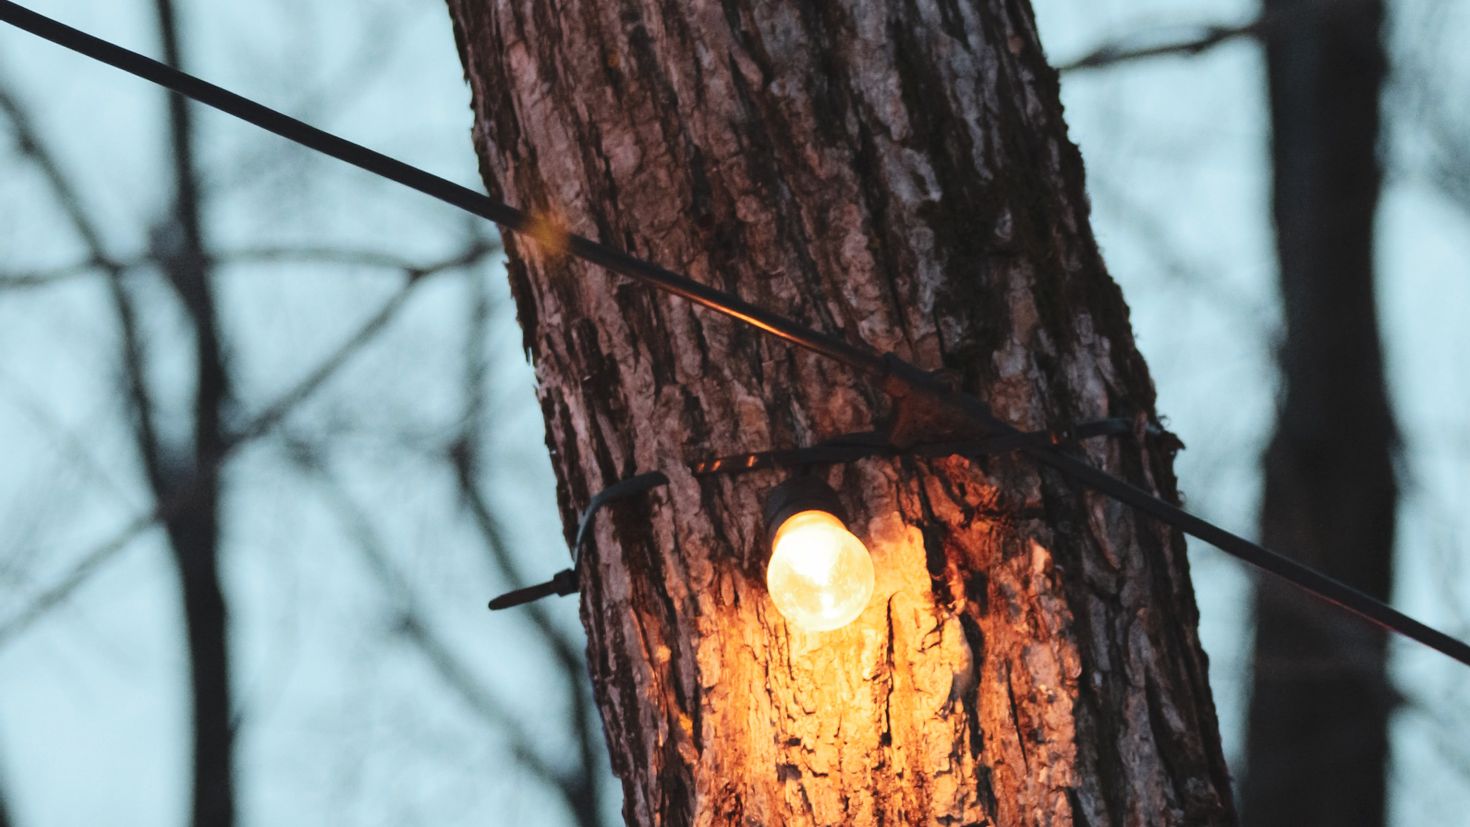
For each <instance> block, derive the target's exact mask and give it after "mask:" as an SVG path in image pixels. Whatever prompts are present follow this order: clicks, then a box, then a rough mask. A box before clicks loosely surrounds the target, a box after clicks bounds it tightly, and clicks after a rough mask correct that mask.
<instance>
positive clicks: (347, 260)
mask: <svg viewBox="0 0 1470 827" xmlns="http://www.w3.org/2000/svg"><path fill="white" fill-rule="evenodd" d="M205 261H206V263H208V264H210V265H212V266H216V267H223V266H231V265H242V264H273V263H276V262H282V261H291V262H303V263H311V264H331V265H340V266H343V267H369V268H375V269H382V270H389V271H399V272H409V273H423V272H425V271H427V270H430V269H435V268H438V269H443V267H444V264H443V263H442V262H439V263H426V264H419V263H416V262H412V261H409V260H408V259H406V258H403V257H401V256H396V255H393V254H392V253H385V252H381V251H378V250H353V249H337V248H332V247H311V246H307V247H294V246H278V247H248V248H244V249H239V250H226V251H224V252H219V253H210V254H207V255H206V256H205ZM159 264H160V262H159V260H158V258H157V257H156V256H154V255H151V254H149V255H143V256H138V257H135V258H130V259H127V260H123V261H98V260H97V259H96V258H84V259H81V260H79V261H73V262H71V263H69V264H62V265H58V266H55V267H47V268H41V269H37V270H28V271H20V272H13V273H9V274H7V275H3V276H0V290H32V289H37V288H42V287H53V286H56V285H61V284H66V283H68V282H72V281H76V280H77V279H80V278H84V277H87V276H90V275H93V274H95V273H97V272H99V271H103V272H106V271H108V270H112V269H116V270H117V271H119V272H121V273H129V272H132V271H135V270H140V269H143V268H147V267H154V266H158V265H159Z"/></svg>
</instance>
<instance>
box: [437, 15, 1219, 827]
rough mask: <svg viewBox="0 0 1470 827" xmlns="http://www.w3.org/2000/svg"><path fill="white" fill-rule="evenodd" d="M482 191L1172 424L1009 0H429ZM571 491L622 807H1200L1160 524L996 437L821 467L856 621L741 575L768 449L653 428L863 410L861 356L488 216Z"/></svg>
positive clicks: (875, 402) (978, 814) (990, 811)
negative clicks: (859, 588)
mask: <svg viewBox="0 0 1470 827" xmlns="http://www.w3.org/2000/svg"><path fill="white" fill-rule="evenodd" d="M449 5H450V9H451V13H452V15H453V17H454V20H455V24H456V32H457V36H458V40H459V45H460V48H461V51H462V57H463V59H464V65H465V67H466V73H467V76H468V79H469V82H470V85H471V88H472V90H473V94H474V114H475V129H474V136H475V143H476V147H477V150H478V152H479V155H480V158H481V161H482V169H483V173H484V178H485V181H486V184H487V186H488V187H489V188H490V190H491V192H492V193H494V194H495V195H496V196H497V197H502V198H505V199H506V200H509V201H511V202H515V203H519V204H522V205H526V206H529V207H533V208H535V209H537V210H540V211H542V212H543V213H545V214H546V215H548V216H550V217H552V220H560V221H564V222H565V223H566V225H567V226H568V227H569V228H570V229H572V230H574V231H576V232H580V233H583V234H586V235H589V236H592V237H594V238H598V239H600V240H603V241H606V242H609V243H611V244H614V245H616V246H620V247H623V248H625V249H627V250H629V251H631V252H634V253H636V254H639V255H642V256H645V257H647V258H651V259H653V260H655V261H658V262H660V263H662V264H664V265H666V266H669V267H672V268H675V269H678V270H681V271H683V272H686V273H688V274H690V275H691V276H693V277H694V278H696V279H700V280H703V281H706V282H708V283H712V284H715V285H718V286H720V287H723V288H728V289H732V290H735V291H738V292H739V293H741V294H742V295H744V296H745V297H747V298H749V299H751V300H754V301H757V302H759V303H762V304H765V305H767V306H770V307H773V308H777V309H780V310H782V311H785V312H788V313H790V314H792V315H794V316H796V317H798V318H800V319H802V320H804V321H805V322H807V323H809V324H811V325H813V326H816V327H819V328H822V329H825V330H828V331H833V332H837V333H840V334H841V335H843V336H846V337H849V338H851V339H853V340H862V341H865V342H867V343H868V344H870V345H871V346H873V347H874V348H877V349H881V350H887V351H893V352H895V353H898V354H900V355H902V356H903V357H905V358H907V359H910V360H913V361H915V362H917V363H918V364H920V365H921V366H924V367H927V368H933V369H945V370H947V371H950V372H951V373H952V374H953V375H954V377H955V379H956V381H958V382H960V383H961V384H962V385H963V386H964V387H966V388H967V389H969V390H970V391H973V392H975V393H976V394H978V395H980V396H981V398H984V399H987V400H989V401H990V404H991V405H992V407H993V409H994V410H995V412H996V413H997V414H998V415H999V416H1001V417H1002V418H1004V419H1006V420H1008V421H1010V422H1012V423H1014V424H1016V425H1018V426H1021V427H1026V428H1041V427H1057V426H1064V425H1066V424H1068V423H1072V422H1075V421H1078V420H1082V419H1090V418H1096V417H1102V416H1126V417H1132V418H1134V420H1135V421H1136V422H1137V423H1138V424H1139V428H1138V435H1137V436H1136V437H1135V438H1131V439H1123V440H1113V441H1111V442H1100V443H1095V444H1092V445H1090V446H1088V448H1087V449H1086V450H1087V452H1088V455H1089V456H1090V457H1091V459H1092V460H1093V461H1095V462H1097V463H1099V464H1101V465H1104V466H1106V467H1108V468H1110V469H1112V470H1113V471H1115V472H1117V473H1120V474H1122V475H1123V476H1125V477H1127V478H1129V479H1130V480H1133V481H1135V482H1136V483H1139V484H1141V485H1144V486H1147V487H1150V488H1153V489H1154V490H1156V491H1159V492H1160V493H1161V494H1163V495H1164V496H1166V497H1171V498H1172V497H1174V496H1175V482H1174V477H1173V474H1172V471H1171V463H1172V454H1173V450H1174V447H1175V445H1176V443H1173V442H1172V441H1171V439H1170V438H1167V437H1155V436H1146V435H1144V432H1143V426H1144V425H1145V424H1147V423H1152V422H1154V411H1153V390H1152V385H1151V381H1150V379H1149V376H1148V374H1147V371H1146V368H1145V366H1144V364H1143V361H1142V360H1141V358H1140V357H1139V355H1138V352H1137V350H1136V349H1135V347H1134V343H1133V339H1132V334H1131V332H1130V329H1129V325H1128V316H1127V308H1126V306H1125V305H1124V303H1123V300H1122V297H1121V295H1120V294H1119V291H1118V289H1117V287H1116V285H1115V284H1114V283H1113V281H1112V280H1111V279H1110V278H1109V277H1108V275H1107V273H1106V272H1105V270H1104V267H1103V265H1102V262H1101V260H1100V257H1099V255H1098V252H1097V249H1096V245H1095V243H1094V241H1093V238H1092V235H1091V231H1090V229H1089V227H1088V217H1087V202H1086V198H1085V195H1084V192H1083V175H1082V166H1081V162H1080V159H1079V156H1078V153H1077V150H1076V148H1075V147H1074V146H1073V145H1072V144H1071V143H1070V142H1069V141H1068V140H1067V138H1066V133H1065V126H1064V124H1063V122H1062V118H1061V107H1060V104H1059V102H1058V97H1057V80H1056V75H1055V73H1054V72H1053V71H1052V70H1051V69H1050V68H1049V67H1048V66H1047V64H1046V61H1045V59H1044V56H1043V54H1042V51H1041V48H1040V45H1039V43H1038V41H1037V36H1036V30H1035V25H1034V22H1033V20H1032V16H1031V12H1030V9H1029V7H1028V6H1027V5H1026V4H1025V3H1024V2H1008V1H1007V0H911V1H909V2H903V1H900V2H892V3H880V2H865V1H864V0H847V1H846V2H832V3H825V4H809V3H801V2H787V1H786V0H781V1H780V2H768V3H743V2H737V1H736V0H728V2H723V3H721V2H709V1H708V0H689V1H688V2H677V3H676V2H652V1H651V0H620V1H619V2H595V1H594V0H564V2H556V3H553V2H550V1H549V0H449ZM509 250H510V253H511V256H510V267H509V270H510V279H511V284H512V289H513V291H514V294H515V297H516V301H517V304H518V309H519V315H520V320H521V323H522V325H523V327H524V330H525V344H526V347H527V349H528V350H529V351H530V353H531V354H532V356H533V358H534V361H535V364H536V369H537V375H538V377H539V381H540V387H539V394H540V399H541V403H542V406H543V410H544V414H545V419H546V425H547V439H548V442H549V444H550V449H551V452H552V459H553V465H554V466H555V468H556V471H557V474H558V477H559V479H560V487H559V493H560V498H561V505H562V509H563V513H564V515H565V516H566V519H567V525H568V527H569V529H570V527H571V526H572V525H573V522H574V516H575V511H576V510H577V509H578V508H579V507H580V506H582V505H583V504H585V503H586V501H587V499H588V498H589V496H590V495H591V494H592V493H594V492H595V491H596V490H597V489H598V488H600V487H601V486H603V485H606V484H608V483H611V482H613V481H614V480H616V479H618V478H619V477H622V476H625V475H627V474H630V473H633V472H635V471H643V470H648V469H653V468H662V469H664V470H666V471H667V472H669V474H670V476H671V478H672V483H671V485H670V486H669V487H667V488H665V489H662V490H660V491H659V492H656V493H655V494H653V495H652V496H650V497H649V498H647V499H646V500H644V501H640V502H633V503H627V504H623V505H621V506H619V507H617V508H615V509H612V510H611V511H610V512H609V513H610V516H609V517H607V518H606V519H602V520H600V521H599V525H598V529H597V534H596V541H597V551H596V553H595V554H592V555H590V556H589V557H588V558H586V559H585V560H584V561H583V570H582V576H583V583H584V591H583V594H582V614H583V619H584V622H585V625H586V627H587V631H588V635H589V644H588V645H589V659H590V663H591V670H592V678H593V681H594V684H595V688H596V692H597V698H598V704H599V707H600V708H601V711H602V714H603V721H604V724H605V727H606V731H607V738H608V743H609V746H610V748H611V752H612V761H613V767H614V769H615V771H616V772H617V774H618V775H619V776H620V777H621V779H622V781H623V785H624V794H625V803H624V813H625V816H626V818H627V820H628V821H629V822H630V823H637V824H690V823H693V824H843V823H851V824H883V823H888V824H900V823H902V824H908V823H936V824H953V825H960V824H1066V823H1077V824H1145V823H1147V824H1218V823H1226V822H1229V821H1231V820H1232V819H1233V814H1232V809H1231V807H1232V805H1231V800H1230V793H1229V780H1228V777H1227V772H1226V768H1225V764H1224V761H1223V759H1222V757H1221V753H1220V749H1219V743H1218V736H1217V727H1216V721H1215V713H1214V708H1213V703H1212V700H1211V697H1210V692H1209V686H1208V684H1207V681H1206V662H1205V657H1204V654H1203V652H1202V651H1201V649H1200V645H1199V641H1198V638H1197V636H1196V632H1195V626H1196V610H1195V604H1194V598H1193V593H1192V591H1191V586H1190V583H1189V579H1188V573H1187V565H1186V562H1185V559H1184V544H1183V542H1182V541H1181V539H1180V538H1179V537H1177V536H1175V535H1173V534H1172V533H1170V532H1168V531H1166V530H1164V529H1162V528H1160V527H1158V526H1156V525H1153V524H1151V523H1145V522H1142V521H1141V520H1139V519H1137V518H1135V516H1134V515H1133V514H1131V513H1130V512H1128V511H1126V510H1124V509H1122V508H1121V507H1119V506H1117V505H1115V504H1113V503H1111V502H1110V501H1107V500H1105V499H1102V498H1099V497H1095V496H1092V495H1086V494H1082V493H1079V492H1078V491H1077V490H1075V489H1074V488H1073V487H1071V486H1069V485H1068V484H1067V483H1066V481H1065V480H1062V479H1060V478H1056V477H1054V476H1052V475H1050V474H1049V473H1041V472H1038V470H1037V469H1036V468H1035V467H1034V466H1033V465H1032V464H1030V463H1028V462H1025V461H1024V460H1021V459H1018V458H1013V457H1002V458H997V459H995V460H994V461H990V462H986V463H980V464H975V463H971V462H965V461H951V460H944V461H918V460H911V459H903V460H896V461H886V460H870V461H865V462H861V463H857V464H855V465H852V466H849V467H845V468H836V469H832V470H831V471H830V473H828V474H827V478H828V479H829V481H830V482H832V483H833V484H834V486H835V487H837V488H838V490H839V492H840V493H841V494H842V496H843V497H844V500H845V504H846V506H847V507H848V509H849V510H850V512H851V514H852V517H853V527H854V530H855V532H856V533H857V534H858V535H859V536H861V537H862V538H863V539H864V540H865V541H866V542H867V544H868V546H869V548H870V549H871V550H872V552H873V557H874V562H875V565H876V566H877V568H878V572H879V573H878V589H877V593H876V594H875V596H874V599H873V600H872V602H871V604H870V605H869V608H868V610H867V611H866V612H865V614H864V615H863V616H862V617H861V618H859V619H858V621H856V622H855V623H854V624H852V625H851V626H849V627H847V628H845V629H841V630H838V631H836V632H831V633H826V634H820V635H817V634H804V633H801V632H799V631H797V630H795V629H791V628H788V627H787V625H786V624H785V623H784V622H783V621H782V619H781V617H780V616H779V615H778V614H776V613H775V611H774V609H773V607H772V606H771V604H770V602H769V600H768V598H767V596H766V593H765V589H764V565H765V562H766V549H765V548H764V546H763V542H762V536H763V527H762V526H761V525H760V524H759V514H760V500H761V496H762V494H763V492H764V491H765V490H767V489H768V488H769V487H770V486H772V485H774V484H775V483H776V482H778V481H779V479H780V478H781V477H780V475H779V474H778V473H774V472H763V473H759V474H751V475H749V476H746V477H740V478H734V479H715V480H705V481H699V480H696V479H694V478H692V477H691V476H690V475H689V474H688V473H687V472H686V471H685V470H684V469H683V468H682V466H681V462H684V461H689V460H694V459H698V458H702V457H706V456H710V455H716V454H721V453H729V452H733V451H739V450H746V449H759V448H764V447H768V446H792V445H798V444H806V443H809V442H811V441H814V440H817V439H821V438H825V437H829V436H833V435H836V434H839V433H843V432H848V431H854V430H863V429H868V428H872V427H874V425H875V423H876V422H877V421H879V420H880V419H881V417H882V416H883V414H884V413H885V411H886V405H887V403H886V402H885V400H883V399H881V398H880V396H879V395H878V394H877V392H876V391H875V390H874V389H873V388H872V387H870V386H869V385H868V383H866V382H865V381H862V380H861V379H859V378H857V377H854V376H852V375H850V374H849V373H847V372H846V371H844V370H843V369H841V368H839V367H835V366H833V365H832V364H830V363H827V362H824V361H821V360H819V359H817V358H815V357H811V356H808V355H806V354H802V353H796V352H793V351H791V350H789V349H787V348H786V347H783V346H781V345H780V344H778V343H775V342H773V341H771V340H769V339H766V338H763V337H762V336H761V335H760V334H758V333H754V332H751V331H748V330H744V329H741V328H739V327H737V326H735V325H734V324H732V323H730V322H728V321H726V320H724V319H722V318H717V317H714V316H711V315H708V314H706V313H703V312H701V311H698V310H696V309H694V308H693V307H691V306H690V305H688V304H683V303H680V302H679V301H677V300H671V299H667V298H665V297H663V296H659V295H655V294H653V293H651V292H650V291H648V290H647V289H645V288H642V287H639V286H636V285H632V284H628V283H625V282H622V281H620V280H618V279H616V278H612V277H609V276H608V275H606V274H605V273H602V272H597V271H594V270H592V269H591V268H588V267H585V266H583V265H582V264H580V263H578V262H576V261H573V260H568V259H567V258H565V257H562V256H559V255H557V254H556V252H555V249H554V245H550V246H543V245H536V244H530V243H522V242H518V241H516V240H510V243H509Z"/></svg>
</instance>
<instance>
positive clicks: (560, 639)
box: [450, 280, 602, 824]
mask: <svg viewBox="0 0 1470 827" xmlns="http://www.w3.org/2000/svg"><path fill="white" fill-rule="evenodd" d="M470 288H471V290H472V291H473V297H474V298H473V301H472V306H471V309H470V313H471V315H470V320H469V321H470V323H469V325H468V328H467V330H468V333H469V337H468V341H467V342H466V343H465V344H466V352H467V354H468V358H467V359H466V361H465V416H464V423H463V429H462V431H461V433H460V438H459V440H458V441H457V442H456V444H455V445H454V446H453V447H452V449H451V452H450V459H451V462H452V464H453V466H454V470H455V478H456V480H457V481H458V483H459V487H460V494H461V496H462V497H463V498H464V501H465V503H466V505H467V506H468V507H469V509H470V512H471V514H472V515H473V516H474V520H475V525H476V526H477V527H478V528H479V529H480V534H481V536H482V537H483V538H484V540H485V546H486V549H487V550H488V551H489V556H490V560H491V562H492V563H493V564H494V567H495V570H496V574H497V575H498V576H499V578H500V579H501V580H502V581H503V582H507V583H512V584H522V583H524V582H525V580H524V579H523V576H522V574H521V573H520V572H519V570H518V569H519V567H518V566H517V565H516V563H515V561H514V559H513V558H512V557H511V555H510V554H509V544H508V543H507V542H506V538H505V536H504V531H503V529H502V528H501V526H500V524H499V522H498V521H497V520H496V519H495V515H494V513H493V512H492V511H491V510H490V508H489V505H488V503H487V502H486V500H485V498H484V497H483V495H482V494H481V492H480V490H479V487H478V485H477V483H476V479H477V478H478V473H477V472H478V469H479V462H480V457H481V455H482V452H481V450H480V433H481V431H480V427H479V425H480V421H481V420H480V418H481V416H483V413H484V407H485V405H484V402H485V397H486V390H487V388H488V386H489V379H490V373H491V365H490V363H489V361H488V360H487V359H485V358H484V348H483V343H484V341H485V340H486V339H487V338H488V334H489V320H490V313H491V309H492V304H491V301H490V296H489V293H488V291H487V290H486V289H485V284H484V282H483V280H474V281H472V282H470ZM522 608H523V609H524V610H526V611H525V617H526V618H527V619H528V620H530V621H531V623H532V625H534V626H535V627H536V630H537V631H538V632H540V634H541V636H542V637H543V638H544V639H545V640H546V642H547V645H548V646H549V647H550V648H551V650H552V652H553V653H554V655H555V657H556V662H557V666H558V668H559V669H560V671H561V673H562V676H563V679H564V680H565V682H566V686H567V689H568V694H569V701H570V705H571V708H572V727H573V732H574V734H575V735H576V738H577V748H578V754H579V758H580V759H581V768H582V772H581V779H580V782H579V785H578V787H577V789H576V803H575V804H574V807H573V809H574V810H575V811H576V812H577V814H578V818H579V819H580V820H581V821H582V822H583V823H584V824H596V823H597V819H598V813H599V812H600V810H601V799H602V785H601V776H600V772H599V770H600V765H599V762H598V758H599V756H600V754H601V753H600V750H601V748H602V737H601V730H600V729H599V728H598V727H597V724H596V722H595V721H594V718H593V703H592V698H591V694H590V692H589V688H588V680H587V674H588V673H587V665H586V663H585V662H584V656H583V654H582V652H581V650H580V648H579V647H577V646H576V645H574V644H573V643H572V641H570V640H569V639H568V638H567V636H566V634H565V633H564V632H562V630H561V629H560V628H559V627H557V626H556V625H555V624H554V623H552V622H551V618H550V616H549V615H547V614H546V612H545V611H544V610H543V609H542V607H541V606H540V605H538V604H534V603H533V604H530V605H528V606H524V607H522Z"/></svg>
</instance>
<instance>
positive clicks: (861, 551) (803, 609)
mask: <svg viewBox="0 0 1470 827" xmlns="http://www.w3.org/2000/svg"><path fill="white" fill-rule="evenodd" d="M766 588H767V589H768V590H769V591H770V593H771V600H772V601H774V602H775V604H776V609H777V610H778V611H780V612H781V614H782V616H784V617H785V618H786V619H787V620H788V621H790V622H791V623H792V624H793V625H795V626H797V627H799V628H801V629H803V630H805V631H808V632H825V631H829V630H831V629H838V628H841V627H843V626H846V625H847V624H849V623H851V622H852V621H853V620H855V619H857V616H858V615H860V614H862V613H863V609H865V608H867V605H868V600H869V599H870V598H871V597H872V596H873V559H872V557H870V556H869V555H868V549H867V547H866V546H864V545H863V541H862V540H859V539H858V538H857V537H855V536H854V535H853V533H852V532H850V531H848V530H847V527H846V526H844V525H843V524H842V521H841V520H839V519H837V517H836V516H834V515H832V514H829V513H828V512H826V511H800V512H797V513H796V514H793V515H791V516H790V517H789V518H787V519H786V521H785V522H783V523H782V524H781V527H780V528H778V529H777V530H776V536H775V539H774V540H772V542H771V563H770V565H769V566H768V567H767V568H766Z"/></svg>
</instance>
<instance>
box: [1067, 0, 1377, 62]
mask: <svg viewBox="0 0 1470 827" xmlns="http://www.w3.org/2000/svg"><path fill="white" fill-rule="evenodd" d="M1360 4H1361V0H1316V2H1303V3H1301V4H1300V5H1298V6H1296V7H1294V8H1292V9H1290V10H1287V11H1272V12H1264V13H1262V14H1261V15H1260V16H1259V17H1257V18H1255V19H1254V20H1251V21H1249V22H1246V23H1238V24H1233V25H1225V24H1218V23H1217V24H1210V23H1203V24H1199V25H1195V26H1188V27H1184V29H1183V31H1182V33H1181V32H1180V30H1179V29H1177V28H1176V29H1174V30H1172V31H1170V32H1168V33H1165V34H1163V35H1161V33H1160V32H1157V31H1155V32H1149V33H1145V34H1143V35H1141V36H1129V37H1126V38H1124V39H1123V40H1122V41H1120V42H1116V43H1108V44H1104V45H1102V46H1099V47H1097V48H1095V49H1093V50H1092V51H1091V52H1088V53H1087V54H1085V55H1083V56H1082V57H1079V58H1077V59H1075V60H1071V61H1064V62H1061V63H1058V64H1057V71H1058V72H1078V71H1084V70H1087V69H1102V68H1106V67H1110V66H1116V65H1118V64H1122V63H1131V62H1133V61H1137V60H1147V59H1150V58H1156V57H1166V56H1168V55H1178V56H1183V57H1193V56H1195V55H1198V54H1200V53H1201V52H1206V51H1209V50H1210V49H1213V48H1214V47H1216V46H1219V45H1221V44H1223V43H1229V42H1230V41H1232V40H1236V39H1238V38H1242V37H1250V38H1267V37H1276V36H1278V35H1280V34H1281V33H1283V32H1284V31H1285V30H1287V29H1289V28H1290V27H1292V26H1297V25H1315V24H1320V23H1322V22H1323V18H1324V17H1326V16H1328V15H1339V14H1342V13H1344V11H1346V10H1347V9H1350V8H1351V7H1353V6H1356V5H1360Z"/></svg>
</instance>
